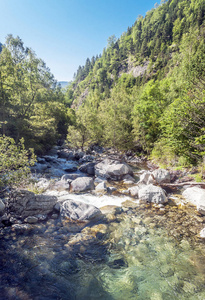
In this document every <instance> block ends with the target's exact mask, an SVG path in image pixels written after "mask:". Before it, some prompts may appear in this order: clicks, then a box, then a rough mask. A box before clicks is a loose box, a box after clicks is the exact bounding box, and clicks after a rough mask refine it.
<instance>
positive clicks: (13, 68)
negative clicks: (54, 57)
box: [0, 35, 72, 153]
mask: <svg viewBox="0 0 205 300" xmlns="http://www.w3.org/2000/svg"><path fill="white" fill-rule="evenodd" d="M71 123H72V110H71V109H69V108H68V104H67V103H66V98H65V96H64V94H63V93H62V91H61V88H60V87H59V86H58V85H57V82H56V81H55V79H54V77H53V75H52V74H51V72H50V70H49V68H48V67H47V66H46V64H45V63H44V62H43V61H42V60H41V59H39V58H37V56H36V55H35V53H34V51H33V50H32V49H30V48H27V47H25V46H24V43H23V42H22V40H21V39H20V38H19V37H17V38H14V37H13V36H12V35H9V36H8V37H7V38H6V42H5V44H4V45H3V46H2V51H1V53H0V135H1V136H9V137H12V138H13V139H14V140H15V141H16V142H18V141H19V140H20V139H21V138H22V137H23V138H24V140H25V145H26V147H27V148H29V147H31V148H34V149H35V151H36V153H43V152H45V151H46V150H48V149H49V148H50V147H51V146H52V145H53V144H55V143H56V142H57V140H58V139H60V138H62V137H64V138H65V136H66V134H67V127H68V125H69V124H71Z"/></svg>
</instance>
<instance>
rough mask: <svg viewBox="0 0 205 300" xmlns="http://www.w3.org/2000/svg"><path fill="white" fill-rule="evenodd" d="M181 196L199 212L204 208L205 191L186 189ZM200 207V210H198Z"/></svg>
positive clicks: (193, 188)
mask: <svg viewBox="0 0 205 300" xmlns="http://www.w3.org/2000/svg"><path fill="white" fill-rule="evenodd" d="M182 196H183V197H184V198H185V199H186V200H187V201H188V202H189V203H191V204H193V205H196V206H197V207H198V208H199V209H200V210H201V211H202V207H203V206H205V190H204V189H201V188H199V187H190V188H187V189H186V190H185V191H184V192H183V193H182ZM200 207H201V208H200Z"/></svg>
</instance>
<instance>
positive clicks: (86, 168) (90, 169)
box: [79, 162, 95, 175]
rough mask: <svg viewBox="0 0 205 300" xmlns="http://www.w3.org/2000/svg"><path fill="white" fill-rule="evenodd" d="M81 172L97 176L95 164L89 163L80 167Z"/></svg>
mask: <svg viewBox="0 0 205 300" xmlns="http://www.w3.org/2000/svg"><path fill="white" fill-rule="evenodd" d="M79 171H81V172H83V173H87V174H89V175H95V163H93V162H88V163H85V164H83V165H82V166H80V168H79Z"/></svg>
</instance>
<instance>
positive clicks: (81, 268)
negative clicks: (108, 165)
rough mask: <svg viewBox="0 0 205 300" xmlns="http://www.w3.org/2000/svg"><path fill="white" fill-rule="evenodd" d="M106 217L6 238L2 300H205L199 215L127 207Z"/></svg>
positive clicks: (11, 232)
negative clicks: (198, 235)
mask: <svg viewBox="0 0 205 300" xmlns="http://www.w3.org/2000/svg"><path fill="white" fill-rule="evenodd" d="M88 197H89V196H88ZM116 197H117V196H116ZM116 199H117V198H116ZM105 212H106V217H105V218H104V219H102V220H99V221H98V222H97V223H96V222H95V223H87V224H86V223H80V222H71V221H68V220H61V219H60V218H58V219H55V220H49V221H47V222H42V223H39V224H36V225H29V226H28V227H27V228H24V230H22V229H19V230H18V229H14V228H12V227H7V228H5V229H4V230H1V236H0V260H1V263H0V299H3V300H7V299H8V300H10V299H15V300H16V299H21V300H27V299H28V300H31V299H35V300H54V299H56V300H57V299H59V300H60V299H63V300H74V299H75V300H94V299H100V300H124V299H126V300H131V299H133V300H134V299H137V300H175V299H176V300H179V299H184V300H185V299H186V300H188V299H190V300H191V299H192V300H196V299H200V300H204V299H205V245H204V242H203V241H202V240H200V239H198V238H197V237H196V234H197V232H199V231H200V230H201V228H203V222H204V219H203V217H200V216H198V215H197V214H196V213H195V212H194V210H193V208H192V209H191V208H186V209H179V208H177V207H176V206H174V205H170V204H168V205H167V206H166V208H165V210H164V211H163V212H162V211H160V210H159V209H157V208H155V207H153V206H150V205H143V204H140V205H139V204H137V203H134V202H131V201H126V202H125V203H124V204H123V206H122V208H121V207H118V208H115V209H111V208H110V207H107V208H105Z"/></svg>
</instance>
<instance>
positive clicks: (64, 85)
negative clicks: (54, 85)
mask: <svg viewBox="0 0 205 300" xmlns="http://www.w3.org/2000/svg"><path fill="white" fill-rule="evenodd" d="M58 83H59V84H60V85H61V87H62V89H63V88H65V87H67V86H69V85H70V84H71V81H58Z"/></svg>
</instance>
